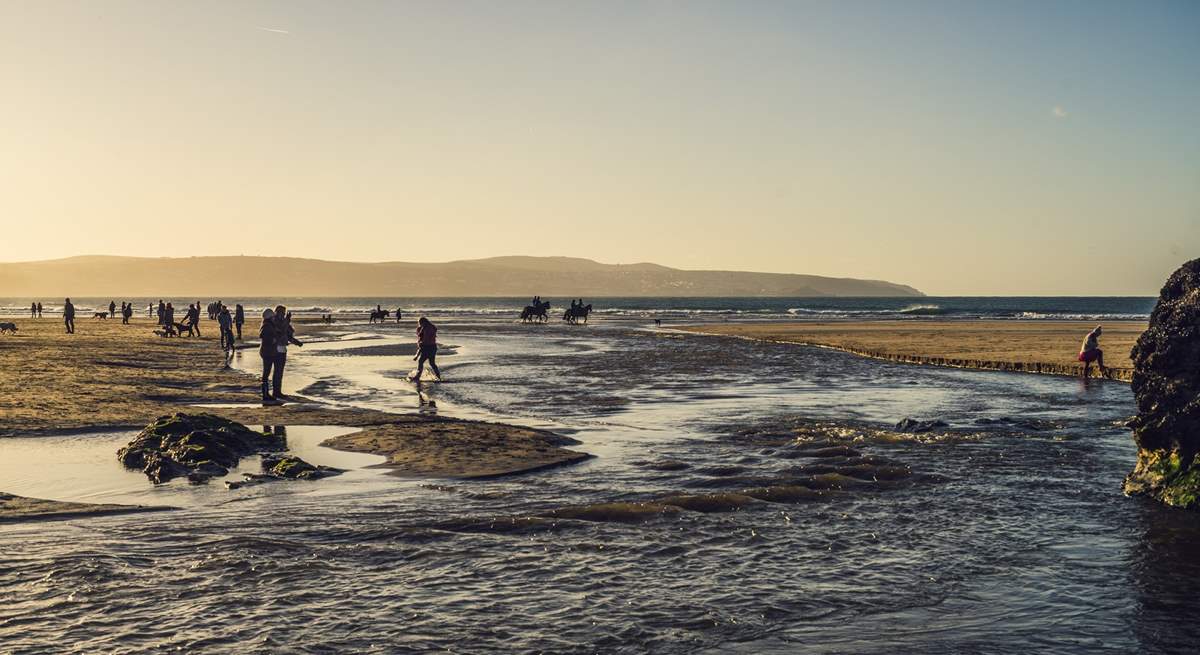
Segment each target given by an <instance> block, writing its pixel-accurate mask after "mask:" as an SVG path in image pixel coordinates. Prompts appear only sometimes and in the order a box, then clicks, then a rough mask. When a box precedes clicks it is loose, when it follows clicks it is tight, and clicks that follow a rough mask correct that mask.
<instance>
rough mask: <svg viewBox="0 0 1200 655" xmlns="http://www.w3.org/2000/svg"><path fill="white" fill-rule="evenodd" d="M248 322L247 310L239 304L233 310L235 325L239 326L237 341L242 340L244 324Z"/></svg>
mask: <svg viewBox="0 0 1200 655" xmlns="http://www.w3.org/2000/svg"><path fill="white" fill-rule="evenodd" d="M245 322H246V310H245V309H243V308H242V305H241V304H240V303H239V304H238V306H237V307H236V308H234V310H233V324H234V325H235V326H237V340H238V341H241V340H242V323H245Z"/></svg>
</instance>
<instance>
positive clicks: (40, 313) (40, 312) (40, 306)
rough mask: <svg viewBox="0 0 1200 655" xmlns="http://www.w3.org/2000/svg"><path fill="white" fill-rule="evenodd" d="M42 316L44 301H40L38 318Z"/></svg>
mask: <svg viewBox="0 0 1200 655" xmlns="http://www.w3.org/2000/svg"><path fill="white" fill-rule="evenodd" d="M41 317H42V303H40V302H39V303H38V318H41Z"/></svg>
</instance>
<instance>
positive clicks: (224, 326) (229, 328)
mask: <svg viewBox="0 0 1200 655" xmlns="http://www.w3.org/2000/svg"><path fill="white" fill-rule="evenodd" d="M217 325H219V326H221V348H222V349H223V350H224V351H225V368H229V362H230V361H232V360H233V316H231V315H230V314H229V308H228V307H225V306H223V305H222V306H221V311H219V312H217Z"/></svg>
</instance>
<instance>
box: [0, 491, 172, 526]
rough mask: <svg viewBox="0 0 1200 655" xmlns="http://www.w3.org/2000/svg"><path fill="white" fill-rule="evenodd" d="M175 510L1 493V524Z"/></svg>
mask: <svg viewBox="0 0 1200 655" xmlns="http://www.w3.org/2000/svg"><path fill="white" fill-rule="evenodd" d="M169 509H173V508H171V507H155V506H150V505H93V504H88V503H64V502H60V501H57V500H42V499H40V498H25V497H24V496H14V495H12V494H6V493H0V523H5V522H13V521H34V520H51V519H76V518H83V517H87V516H107V515H111V514H129V513H132V512H158V511H163V510H169Z"/></svg>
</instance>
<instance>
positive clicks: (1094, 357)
mask: <svg viewBox="0 0 1200 655" xmlns="http://www.w3.org/2000/svg"><path fill="white" fill-rule="evenodd" d="M1101 332H1103V330H1102V328H1101V327H1100V326H1099V325H1097V326H1096V329H1095V330H1092V331H1091V332H1088V335H1087V337H1086V338H1085V339H1084V340H1083V346H1082V347H1081V348H1080V349H1079V361H1081V362H1083V377H1085V378H1086V377H1087V376H1088V372H1089V371H1090V369H1091V367H1092V362H1096V364H1097V365H1098V366H1099V367H1100V375H1101V376H1105V375H1108V369H1106V368H1104V351H1103V350H1100V334H1101Z"/></svg>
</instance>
